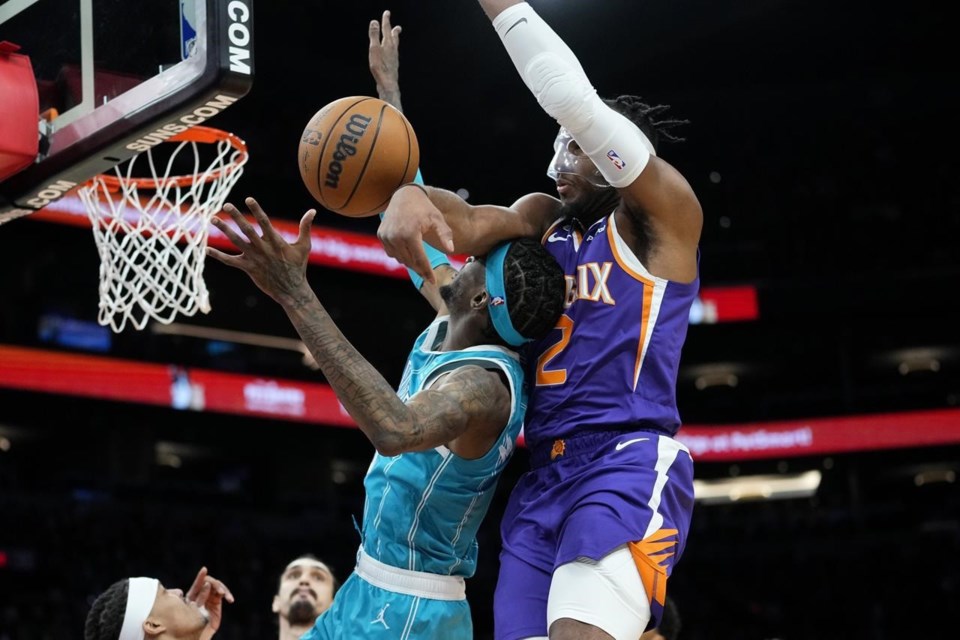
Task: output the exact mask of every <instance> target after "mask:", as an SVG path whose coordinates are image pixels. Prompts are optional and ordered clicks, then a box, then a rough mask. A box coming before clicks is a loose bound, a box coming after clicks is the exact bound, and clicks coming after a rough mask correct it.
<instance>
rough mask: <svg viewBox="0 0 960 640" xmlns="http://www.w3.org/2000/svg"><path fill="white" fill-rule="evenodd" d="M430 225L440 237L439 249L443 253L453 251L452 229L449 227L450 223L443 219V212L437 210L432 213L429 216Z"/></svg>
mask: <svg viewBox="0 0 960 640" xmlns="http://www.w3.org/2000/svg"><path fill="white" fill-rule="evenodd" d="M430 225H431V227H432V228H433V232H434V233H435V234H436V235H437V237H438V238H439V239H440V244H441V246H440V247H439V248H440V249H442V250H443V252H444V253H453V230H452V229H451V228H450V225H448V224H447V221H446V220H444V219H443V214H441V213H440V212H439V211H436V212H434V213H433V215H432V216H431V217H430Z"/></svg>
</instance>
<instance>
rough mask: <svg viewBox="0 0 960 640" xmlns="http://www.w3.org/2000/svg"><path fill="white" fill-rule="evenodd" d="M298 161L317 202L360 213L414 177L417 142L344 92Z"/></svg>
mask: <svg viewBox="0 0 960 640" xmlns="http://www.w3.org/2000/svg"><path fill="white" fill-rule="evenodd" d="M0 1H2V0H0ZM297 164H298V165H299V169H300V177H301V178H302V179H303V184H304V186H306V187H307V189H308V190H309V191H310V195H312V196H313V197H314V199H316V201H317V202H318V203H320V204H321V205H323V206H324V207H326V208H327V209H329V210H330V211H333V212H334V213H338V214H340V215H345V216H352V217H359V218H362V217H365V216H373V215H376V214H378V213H380V212H381V211H383V210H384V209H385V208H386V207H387V204H389V202H390V198H391V196H392V195H393V193H394V192H395V191H396V190H397V189H398V188H400V186H401V185H404V184H406V183H408V182H412V181H413V179H414V178H415V177H416V175H417V165H419V164H420V147H419V145H418V144H417V136H416V134H415V133H414V132H413V127H411V126H410V123H409V122H408V121H407V119H406V118H405V117H404V116H403V114H402V113H400V111H398V110H397V109H395V108H394V107H392V106H391V105H389V104H387V103H386V102H384V101H383V100H379V99H377V98H371V97H369V96H349V97H346V98H340V99H338V100H334V101H333V102H331V103H330V104H328V105H326V106H324V107H323V108H322V109H320V110H319V111H318V112H317V113H316V114H314V116H313V117H312V118H311V119H310V121H309V122H308V123H307V125H306V127H305V128H304V129H303V134H302V135H301V136H300V145H299V147H298V148H297Z"/></svg>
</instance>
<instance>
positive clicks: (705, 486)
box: [693, 470, 822, 505]
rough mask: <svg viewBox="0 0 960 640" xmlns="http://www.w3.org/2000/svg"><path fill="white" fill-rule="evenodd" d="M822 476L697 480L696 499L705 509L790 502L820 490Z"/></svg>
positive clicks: (814, 474)
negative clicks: (770, 502)
mask: <svg viewBox="0 0 960 640" xmlns="http://www.w3.org/2000/svg"><path fill="white" fill-rule="evenodd" d="M821 478H822V474H821V473H820V472H819V471H817V470H813V471H804V472H802V473H785V474H780V475H754V476H740V477H737V478H723V479H719V480H694V481H693V495H694V498H696V500H697V501H698V502H701V503H703V504H705V505H710V504H729V503H731V502H745V501H748V500H788V499H791V498H809V497H810V496H812V495H814V494H816V492H817V489H818V488H819V487H820V480H821Z"/></svg>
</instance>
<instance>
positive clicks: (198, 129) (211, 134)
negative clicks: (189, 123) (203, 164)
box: [87, 125, 247, 192]
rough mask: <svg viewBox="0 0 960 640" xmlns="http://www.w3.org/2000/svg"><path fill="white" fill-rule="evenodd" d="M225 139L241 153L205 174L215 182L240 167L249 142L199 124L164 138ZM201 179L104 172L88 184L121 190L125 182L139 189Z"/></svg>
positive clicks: (210, 141) (182, 184) (213, 141)
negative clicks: (131, 175)
mask: <svg viewBox="0 0 960 640" xmlns="http://www.w3.org/2000/svg"><path fill="white" fill-rule="evenodd" d="M223 141H227V142H229V143H230V146H232V147H233V148H234V149H236V150H237V151H239V152H240V153H239V154H238V155H237V156H236V158H234V159H233V161H231V162H230V164H228V165H227V166H225V167H222V168H220V169H217V170H216V171H211V172H210V173H209V174H207V175H206V176H203V182H213V181H214V180H217V179H219V178H220V176H222V175H223V174H224V173H230V172H232V171H235V170H236V169H238V168H239V167H240V165H241V164H243V162H244V161H245V160H246V158H247V143H246V142H244V141H243V140H242V139H240V138H239V137H237V136H235V135H233V134H232V133H230V132H229V131H224V130H222V129H215V128H213V127H203V126H199V125H198V126H195V127H190V128H189V129H187V130H186V131H184V132H182V133H178V134H177V135H175V136H173V137H171V138H168V139H166V140H164V142H199V143H201V144H216V143H218V142H223ZM200 179H201V176H198V175H189V176H170V177H168V178H164V179H159V180H158V179H156V178H118V177H117V176H115V175H107V174H105V173H102V174H100V175H99V176H97V177H96V178H91V179H90V180H89V181H88V182H87V184H88V185H90V184H93V183H94V182H97V181H100V182H102V183H103V184H104V186H106V188H107V189H108V190H109V191H111V192H113V191H120V189H121V188H122V187H123V185H125V184H127V185H134V186H136V187H137V188H138V189H157V188H158V187H160V186H168V185H169V186H177V187H186V186H189V185H191V184H193V183H194V182H196V181H197V180H200Z"/></svg>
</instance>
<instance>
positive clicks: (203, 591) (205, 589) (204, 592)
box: [194, 580, 213, 605]
mask: <svg viewBox="0 0 960 640" xmlns="http://www.w3.org/2000/svg"><path fill="white" fill-rule="evenodd" d="M212 589H213V585H211V584H210V581H209V580H205V581H204V583H203V586H202V587H200V593H198V594H197V597H196V599H195V600H194V602H196V603H197V604H200V605H202V604H205V603H206V602H207V600H208V599H209V598H210V591H211V590H212Z"/></svg>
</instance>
